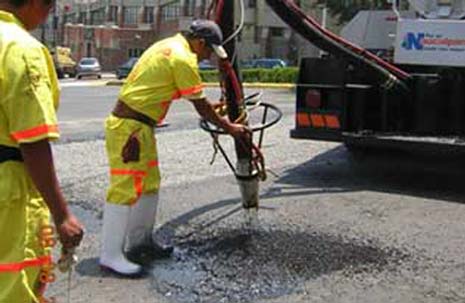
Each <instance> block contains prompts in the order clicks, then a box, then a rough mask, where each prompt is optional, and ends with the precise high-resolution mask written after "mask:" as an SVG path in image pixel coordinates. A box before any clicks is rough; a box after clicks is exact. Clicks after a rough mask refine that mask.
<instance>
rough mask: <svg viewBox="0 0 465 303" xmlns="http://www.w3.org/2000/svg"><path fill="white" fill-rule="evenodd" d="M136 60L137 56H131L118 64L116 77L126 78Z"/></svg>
mask: <svg viewBox="0 0 465 303" xmlns="http://www.w3.org/2000/svg"><path fill="white" fill-rule="evenodd" d="M138 60H139V58H137V57H131V58H129V60H128V61H126V62H124V63H123V64H121V65H120V66H118V68H117V69H116V78H117V79H119V80H121V79H124V78H126V77H127V76H128V75H129V73H130V72H131V71H132V69H133V68H134V65H136V63H137V61H138Z"/></svg>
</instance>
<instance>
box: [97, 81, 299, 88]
mask: <svg viewBox="0 0 465 303" xmlns="http://www.w3.org/2000/svg"><path fill="white" fill-rule="evenodd" d="M123 83H124V81H123V80H110V81H108V82H107V83H106V85H107V86H121V85H123ZM204 86H205V87H218V86H219V83H215V82H205V83H204ZM242 86H243V87H245V88H276V89H286V88H287V89H293V88H295V84H294V83H261V82H251V83H242Z"/></svg>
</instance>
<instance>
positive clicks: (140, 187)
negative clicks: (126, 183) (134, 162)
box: [134, 176, 144, 198]
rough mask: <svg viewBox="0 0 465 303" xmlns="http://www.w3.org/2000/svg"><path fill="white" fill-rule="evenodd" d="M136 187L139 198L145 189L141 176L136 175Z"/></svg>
mask: <svg viewBox="0 0 465 303" xmlns="http://www.w3.org/2000/svg"><path fill="white" fill-rule="evenodd" d="M134 189H135V190H136V195H137V198H139V197H140V196H141V195H142V190H143V189H144V184H143V182H142V177H141V176H134Z"/></svg>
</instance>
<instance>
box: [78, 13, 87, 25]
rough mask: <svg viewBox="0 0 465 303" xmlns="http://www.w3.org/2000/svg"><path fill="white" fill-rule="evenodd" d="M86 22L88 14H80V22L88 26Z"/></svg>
mask: <svg viewBox="0 0 465 303" xmlns="http://www.w3.org/2000/svg"><path fill="white" fill-rule="evenodd" d="M86 21H87V13H86V12H79V17H78V22H79V23H82V24H86Z"/></svg>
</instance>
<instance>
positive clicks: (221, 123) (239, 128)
mask: <svg viewBox="0 0 465 303" xmlns="http://www.w3.org/2000/svg"><path fill="white" fill-rule="evenodd" d="M190 101H191V102H192V103H193V104H194V107H195V109H196V111H197V112H198V113H199V115H200V116H202V118H204V119H205V120H207V121H209V122H211V123H213V124H215V125H216V126H218V127H220V128H222V129H224V130H225V131H226V132H227V133H229V134H230V135H231V136H233V137H235V138H238V139H241V138H244V137H245V135H246V134H249V130H248V129H247V127H246V126H244V125H242V124H239V123H231V122H230V121H229V120H228V119H226V118H223V117H221V116H220V115H218V114H217V113H216V112H215V110H214V109H213V107H212V105H211V104H210V103H209V102H208V101H207V99H205V98H203V99H196V100H190Z"/></svg>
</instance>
